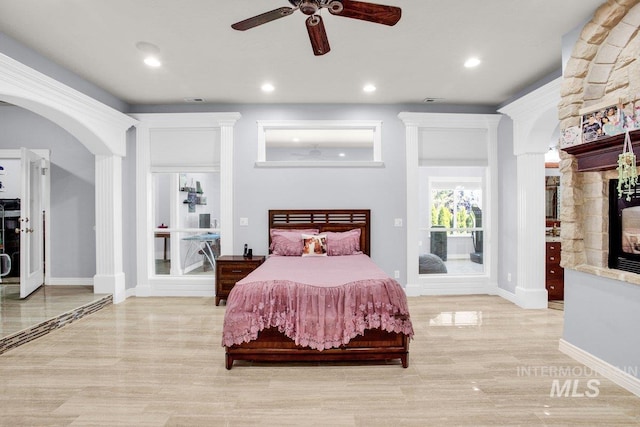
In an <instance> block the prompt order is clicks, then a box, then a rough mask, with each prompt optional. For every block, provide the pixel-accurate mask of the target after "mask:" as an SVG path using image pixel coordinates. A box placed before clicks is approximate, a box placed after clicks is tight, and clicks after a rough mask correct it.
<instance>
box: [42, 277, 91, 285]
mask: <svg viewBox="0 0 640 427" xmlns="http://www.w3.org/2000/svg"><path fill="white" fill-rule="evenodd" d="M47 284H48V285H50V286H93V277H50V278H49V283H47Z"/></svg>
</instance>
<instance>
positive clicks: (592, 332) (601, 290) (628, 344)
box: [563, 270, 640, 378]
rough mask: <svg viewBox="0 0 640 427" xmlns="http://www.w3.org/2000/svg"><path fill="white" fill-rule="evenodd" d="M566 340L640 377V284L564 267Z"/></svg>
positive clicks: (564, 335)
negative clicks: (639, 326)
mask: <svg viewBox="0 0 640 427" xmlns="http://www.w3.org/2000/svg"><path fill="white" fill-rule="evenodd" d="M564 296H565V303H564V315H565V322H564V333H563V338H564V340H565V341H567V342H569V343H570V344H573V345H574V346H576V347H578V348H580V349H582V350H584V351H586V352H589V353H591V354H592V355H594V356H596V357H598V358H600V359H602V360H604V361H605V362H607V363H609V364H611V365H613V366H615V367H617V368H619V369H622V370H623V371H625V372H627V373H628V374H630V375H634V376H636V377H637V378H640V375H639V374H640V334H638V325H640V286H638V285H633V284H630V283H626V282H621V281H619V280H613V279H607V278H605V277H599V276H594V275H592V274H586V273H581V272H578V271H575V270H565V284H564Z"/></svg>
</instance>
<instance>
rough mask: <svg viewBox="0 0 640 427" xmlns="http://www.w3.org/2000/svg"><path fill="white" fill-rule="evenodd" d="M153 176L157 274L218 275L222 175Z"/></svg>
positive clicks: (169, 174) (155, 269) (185, 174)
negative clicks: (216, 273)
mask: <svg viewBox="0 0 640 427" xmlns="http://www.w3.org/2000/svg"><path fill="white" fill-rule="evenodd" d="M152 176H153V198H154V200H153V217H154V220H155V222H154V224H155V228H154V229H153V233H154V265H155V267H154V272H155V274H156V275H160V276H163V275H171V276H184V275H190V276H195V275H213V274H215V259H216V258H217V257H218V256H219V255H220V229H219V218H220V208H219V205H220V204H219V203H217V201H218V200H219V198H220V196H219V194H220V174H219V173H215V172H214V173H194V172H190V173H153V175H152ZM209 202H211V203H209Z"/></svg>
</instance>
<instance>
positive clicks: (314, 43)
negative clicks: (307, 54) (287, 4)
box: [306, 15, 331, 56]
mask: <svg viewBox="0 0 640 427" xmlns="http://www.w3.org/2000/svg"><path fill="white" fill-rule="evenodd" d="M306 23H307V31H308V32H309V39H310V40H311V47H312V48H313V54H314V55H316V56H320V55H324V54H325V53H327V52H329V51H330V50H331V47H330V46H329V39H328V38H327V31H326V30H325V29H324V22H323V21H322V17H321V16H320V15H313V16H310V17H308V18H307V21H306Z"/></svg>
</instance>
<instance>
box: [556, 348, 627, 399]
mask: <svg viewBox="0 0 640 427" xmlns="http://www.w3.org/2000/svg"><path fill="white" fill-rule="evenodd" d="M558 348H559V350H560V351H561V352H563V353H564V354H566V355H567V356H569V357H571V358H573V359H575V360H576V361H578V362H580V363H582V364H583V365H585V366H587V367H589V368H591V369H593V370H594V371H595V372H597V373H598V374H600V375H602V376H603V377H605V378H607V379H608V380H610V381H612V382H614V383H616V384H617V385H619V386H620V387H622V388H624V389H625V390H628V391H630V392H631V393H633V394H635V395H636V396H638V397H640V378H637V377H634V376H633V375H629V374H628V373H627V372H625V371H623V370H622V369H620V368H617V367H615V366H613V365H611V364H609V363H607V362H605V361H604V360H602V359H600V358H598V357H596V356H594V355H593V354H591V353H588V352H586V351H584V350H583V349H581V348H579V347H576V346H575V345H573V344H571V343H569V342H567V341H565V340H563V339H561V340H560V344H559V346H558Z"/></svg>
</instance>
